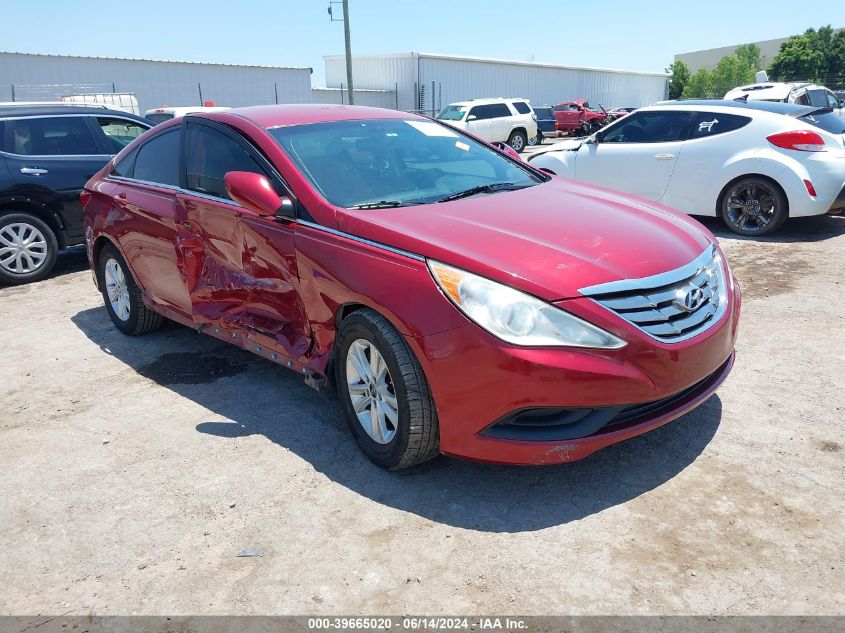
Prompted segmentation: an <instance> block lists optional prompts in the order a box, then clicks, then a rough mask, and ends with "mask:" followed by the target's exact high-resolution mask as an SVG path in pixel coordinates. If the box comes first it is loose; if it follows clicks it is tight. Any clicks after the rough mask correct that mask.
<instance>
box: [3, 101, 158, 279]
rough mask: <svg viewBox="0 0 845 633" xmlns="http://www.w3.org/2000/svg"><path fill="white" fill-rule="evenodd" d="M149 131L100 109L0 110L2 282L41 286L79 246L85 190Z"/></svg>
mask: <svg viewBox="0 0 845 633" xmlns="http://www.w3.org/2000/svg"><path fill="white" fill-rule="evenodd" d="M151 127H152V123H150V122H149V121H147V120H146V119H143V118H141V117H138V116H135V115H133V114H128V113H126V112H121V111H117V110H107V109H103V108H90V107H85V106H0V283H6V284H24V283H28V282H30V281H36V280H38V279H43V278H44V277H46V276H47V275H48V274H49V272H50V270H51V269H52V268H53V265H54V264H55V263H56V254H57V253H58V251H59V250H60V249H62V248H66V247H68V246H75V245H77V244H81V243H83V242H84V241H85V235H84V234H83V229H82V205H81V203H80V201H79V194H80V192H81V191H82V187H83V185H84V184H85V183H86V181H87V180H88V179H89V178H90V177H91V176H93V175H94V174H95V173H97V171H99V169H100V168H101V167H102V166H103V165H104V164H105V163H106V162H107V161H108V160H109V159H110V158H111V157H112V156H114V155H115V154H117V153H118V152H119V151H120V150H121V149H123V147H124V146H125V145H127V144H128V143H129V142H130V141H132V140H134V139H135V138H136V137H138V136H140V135H141V134H143V133H144V132H146V131H147V130H148V129H149V128H151Z"/></svg>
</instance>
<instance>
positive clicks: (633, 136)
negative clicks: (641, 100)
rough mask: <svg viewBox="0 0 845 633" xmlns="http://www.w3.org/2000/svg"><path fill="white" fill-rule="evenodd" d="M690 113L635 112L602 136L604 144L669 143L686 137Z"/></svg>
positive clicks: (664, 111)
mask: <svg viewBox="0 0 845 633" xmlns="http://www.w3.org/2000/svg"><path fill="white" fill-rule="evenodd" d="M690 114H691V113H690V112H685V111H683V110H680V111H676V110H657V111H651V112H634V113H633V114H629V115H628V116H626V117H625V118H624V119H622V120H621V122H620V123H619V124H618V125H614V126H613V127H611V128H610V129H608V130H607V132H605V133H603V134H601V142H602V143H669V142H672V141H680V140H682V139H683V138H684V137H685V136H686V131H687V128H688V127H689V121H690Z"/></svg>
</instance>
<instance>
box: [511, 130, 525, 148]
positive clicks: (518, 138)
mask: <svg viewBox="0 0 845 633" xmlns="http://www.w3.org/2000/svg"><path fill="white" fill-rule="evenodd" d="M527 144H528V138H527V137H526V135H525V132H523V131H522V130H514V131H513V132H511V135H510V136H509V137H508V145H510V146H511V148H513V150H514V151H515V152H521V151H522V150H524V149H525V146H526V145H527Z"/></svg>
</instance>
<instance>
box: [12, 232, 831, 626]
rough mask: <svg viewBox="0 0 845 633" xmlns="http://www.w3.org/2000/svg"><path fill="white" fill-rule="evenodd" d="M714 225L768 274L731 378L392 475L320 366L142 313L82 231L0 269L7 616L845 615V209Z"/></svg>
mask: <svg viewBox="0 0 845 633" xmlns="http://www.w3.org/2000/svg"><path fill="white" fill-rule="evenodd" d="M707 224H708V226H709V227H710V228H711V229H713V230H716V231H718V232H719V234H720V237H721V239H722V243H723V245H724V247H725V248H726V250H727V253H728V257H729V260H730V262H731V264H732V266H733V268H734V270H735V272H736V274H737V275H738V277H739V279H740V281H741V283H742V285H743V287H744V291H745V296H744V301H745V303H744V312H743V322H742V325H741V334H740V341H739V343H738V359H737V364H736V368H735V370H734V372H733V374H732V375H731V377H730V378H729V379H728V381H727V382H726V383H725V384H724V385H723V387H722V388H721V389H720V390H719V391H718V393H717V395H715V396H713V397H712V398H711V399H710V400H709V401H707V402H706V403H705V404H704V405H703V406H702V407H701V408H700V409H698V410H697V411H695V412H693V413H691V414H689V415H687V416H685V417H684V418H681V419H680V420H678V421H677V422H675V423H673V424H670V425H668V426H666V427H663V428H662V429H659V430H657V431H654V432H652V433H650V434H647V435H646V436H643V437H640V438H637V439H634V440H632V441H629V442H627V443H624V444H622V445H617V446H615V447H611V448H609V449H606V450H604V451H602V452H600V453H598V454H596V455H594V456H592V457H590V458H588V459H587V460H585V461H582V462H579V463H575V464H569V465H563V466H559V467H545V468H530V469H529V468H526V469H520V468H504V467H500V466H489V465H479V464H473V463H467V462H461V461H456V460H451V459H446V458H441V459H438V460H436V461H434V462H432V463H429V464H427V465H425V466H424V467H422V468H420V469H417V470H415V471H412V472H407V473H398V474H391V473H385V472H382V471H380V470H379V469H377V468H375V467H374V466H372V465H370V463H369V462H367V461H366V460H365V459H364V458H363V457H362V455H361V453H360V452H359V451H358V449H357V448H356V446H355V445H354V443H353V441H352V438H351V436H350V434H349V432H348V430H347V429H346V428H345V423H344V421H343V419H342V418H341V415H340V413H339V409H338V407H337V405H336V402H335V401H334V400H333V399H332V398H331V397H329V396H326V395H324V394H318V393H315V392H314V391H313V390H311V389H309V388H307V387H306V386H305V385H304V384H303V382H302V380H301V378H300V377H299V376H297V375H294V374H293V373H289V372H287V371H286V370H284V369H282V368H280V367H277V366H275V365H272V364H270V363H269V362H266V361H263V360H261V359H258V358H257V357H253V356H251V355H249V354H247V353H246V352H242V351H239V350H237V349H235V348H232V347H228V346H225V345H223V344H221V343H218V342H216V341H214V340H212V339H211V338H208V337H204V336H202V335H199V334H196V333H194V332H193V331H190V330H188V329H185V328H182V327H178V326H170V327H167V328H165V329H163V330H161V331H159V332H156V333H154V334H151V335H149V336H146V337H141V338H134V339H133V338H128V337H125V336H123V335H121V334H119V333H118V332H117V330H116V329H114V327H112V325H111V323H110V321H109V319H108V317H107V316H106V313H105V311H104V308H103V307H102V304H101V299H100V297H99V295H98V294H97V293H96V292H95V290H94V287H93V285H92V283H91V278H90V274H89V273H88V271H87V270H86V269H85V262H84V254H83V253H82V252H79V251H77V252H74V253H70V254H67V255H64V256H63V257H62V258H61V262H60V269H59V270H58V271H57V273H56V274H55V275H54V276H53V277H52V278H51V279H49V280H47V281H44V282H42V283H38V284H34V285H30V286H26V287H18V288H0V315H2V317H1V318H2V324H3V327H2V330H0V347H2V350H3V362H2V364H0V407H2V409H0V411H2V414H0V464H2V466H3V468H2V477H0V498H2V499H3V502H2V512H0V561H2V562H0V612H2V613H3V614H21V615H23V614H57V613H72V614H87V613H97V614H135V613H138V614H162V613H163V614H217V613H235V614H281V613H295V614H312V613H334V614H337V613H354V612H359V613H371V614H379V613H382V614H402V613H442V614H454V613H481V612H488V613H489V612H491V611H495V612H498V613H500V614H501V613H519V614H532V613H572V614H581V613H583V614H587V613H589V614H599V613H603V614H605V613H606V614H610V613H617V614H630V613H643V614H645V613H648V614H651V613H660V614H674V613H696V614H703V613H711V614H762V613H765V614H776V613H777V614H786V613H789V614H835V613H839V614H841V613H843V611H845V548H843V547H842V534H843V532H845V516H843V515H844V514H845V513H843V508H845V503H843V501H845V491H843V481H845V461H843V456H845V451H843V444H845V440H843V430H844V429H843V427H845V389H843V386H845V385H843V371H844V370H845V361H843V357H842V353H843V349H845V327H843V326H845V321H843V315H845V299H844V298H843V297H845V293H843V290H844V289H845V288H843V283H845V282H843V281H842V280H843V273H842V271H843V260H845V218H832V217H823V218H815V219H810V220H803V221H795V222H792V223H791V224H790V225H789V226H788V227H787V228H786V229H785V230H784V231H782V232H781V233H780V234H778V235H777V236H776V237H774V238H772V239H771V240H765V241H753V240H738V239H733V238H730V237H727V235H726V234H725V232H724V231H723V230H721V229H720V227H719V225H718V223H716V222H714V221H709V222H707ZM246 547H261V548H264V551H265V553H264V556H263V557H237V556H236V554H237V553H238V552H239V551H240V550H241V549H242V548H246Z"/></svg>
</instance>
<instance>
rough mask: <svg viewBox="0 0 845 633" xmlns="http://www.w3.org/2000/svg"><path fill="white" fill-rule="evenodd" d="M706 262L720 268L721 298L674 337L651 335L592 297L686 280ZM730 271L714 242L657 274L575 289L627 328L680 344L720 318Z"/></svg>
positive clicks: (728, 285)
mask: <svg viewBox="0 0 845 633" xmlns="http://www.w3.org/2000/svg"><path fill="white" fill-rule="evenodd" d="M708 263H713V264H715V265H716V266H717V267H718V269H719V271H720V275H721V279H720V281H721V285H722V286H723V288H724V292H725V297H724V300H723V301H720V302H719V305H718V306H717V307H716V311H715V312H714V314H713V316H712V317H711V318H710V319H709V320H707V321H706V322H705V324H704V327H699V328H697V329H693V330H691V331H689V332H687V333H686V334H683V335H681V336H678V337H673V338H668V339H667V338H664V337H662V336H658V335H654V334H651V333H650V332H648V331H647V330H645V329H644V328H642V327H640V326H639V325H637V324H636V323H634V322H632V321H630V320H629V319H628V318H626V316H625V315H624V314H622V313H619V312H617V311H616V310H614V309H613V308H610V307H608V306H606V305H604V304H603V303H602V302H601V301H600V300H599V299H596V298H594V297H595V296H598V295H605V294H610V293H617V292H630V293H635V292H639V291H647V290H649V289H654V288H659V287H661V286H669V285H672V284H677V283H679V282H681V281H683V280H685V279H689V278H690V277H692V276H694V275H695V274H697V273H698V272H700V271H701V270H703V269H705V268H707V264H708ZM730 274H731V273H730V270H728V267H727V262H725V261H724V258H723V257H722V256H721V255H719V252H718V249H717V248H716V245H715V244H710V245H709V246H708V247H707V248H705V249H704V252H703V253H702V254H701V255H699V256H698V257H696V258H695V259H694V260H693V261H691V262H690V263H689V264H686V265H685V266H681V267H680V268H675V269H674V270H669V271H667V272H665V273H658V274H657V275H651V276H649V277H640V278H638V279H622V280H619V281H611V282H607V283H603V284H596V285H594V286H587V287H586V288H581V289H580V290H579V291H578V292H580V293H581V294H582V295H584V296H585V297H587V298H588V299H590V301H592V302H594V303H595V304H596V305H599V306H601V307H602V308H604V309H605V310H607V311H608V312H610V313H611V314H614V315H615V316H617V317H619V318H620V319H622V320H623V321H625V323H627V324H628V325H630V326H631V327H633V328H636V329H637V330H638V331H640V332H642V333H643V334H645V335H646V336H648V337H649V338H651V339H653V340H655V341H658V342H659V343H663V344H664V345H673V344H675V343H682V342H684V341H688V340H689V339H691V338H694V337H696V336H698V335H700V334H703V333H704V332H706V331H707V330H709V329H710V328H712V327H713V326H715V325H716V324H717V323H719V322H720V321H721V320H722V318H723V317H724V316H725V313H726V312H727V309H728V301H729V297H728V296H727V292H728V289H730V288H731V287H732V284H731V280H730Z"/></svg>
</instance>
